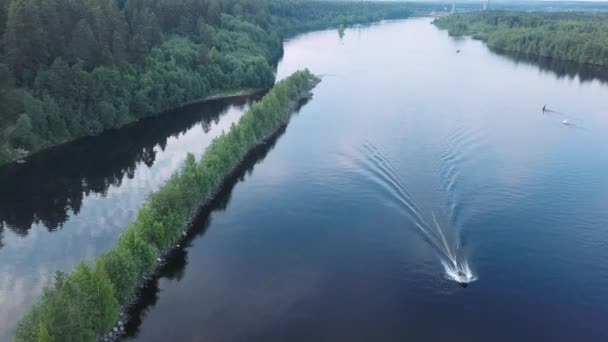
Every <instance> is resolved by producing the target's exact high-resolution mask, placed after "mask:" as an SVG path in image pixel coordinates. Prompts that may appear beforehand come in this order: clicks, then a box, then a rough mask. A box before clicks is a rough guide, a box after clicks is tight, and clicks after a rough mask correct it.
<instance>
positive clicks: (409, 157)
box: [0, 19, 608, 341]
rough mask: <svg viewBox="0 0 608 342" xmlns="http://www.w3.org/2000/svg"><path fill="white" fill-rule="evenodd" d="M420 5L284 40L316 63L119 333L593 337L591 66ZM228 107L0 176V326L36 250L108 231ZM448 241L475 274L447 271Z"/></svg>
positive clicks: (290, 58) (599, 320) (62, 250)
mask: <svg viewBox="0 0 608 342" xmlns="http://www.w3.org/2000/svg"><path fill="white" fill-rule="evenodd" d="M429 22H430V20H429V19H415V20H406V21H399V22H389V23H382V24H379V25H374V26H371V27H366V28H361V29H348V30H346V34H345V36H344V38H343V39H340V38H339V35H338V32H337V31H323V32H315V33H311V34H306V35H302V36H299V37H297V38H294V39H292V40H291V41H289V42H287V43H286V45H285V57H284V59H283V61H282V62H281V64H280V66H279V76H280V77H284V76H285V75H287V74H289V73H291V72H292V71H294V70H296V69H299V68H302V67H309V68H310V69H311V70H312V71H313V72H315V73H317V74H324V75H325V77H324V80H323V82H322V83H321V84H320V85H319V86H318V87H317V88H316V89H315V91H314V92H315V96H314V98H313V100H312V101H310V102H309V103H308V104H306V105H305V106H304V107H303V108H302V109H301V111H300V112H299V114H298V115H296V116H295V117H294V118H293V119H292V121H291V123H290V125H289V126H288V127H287V130H286V131H285V132H284V133H283V134H281V135H280V136H279V138H278V140H277V141H276V142H274V143H273V144H270V145H269V146H267V148H265V149H262V150H259V151H256V153H255V154H254V155H253V156H252V158H251V160H249V162H248V165H246V168H245V170H243V173H242V175H241V177H240V178H239V179H238V180H235V181H234V182H232V184H230V185H229V186H228V188H227V189H226V191H225V192H224V193H223V195H222V196H220V198H218V200H217V203H216V206H215V210H214V211H212V212H211V213H210V215H208V216H206V217H201V218H200V220H199V224H198V229H197V231H196V232H194V234H193V235H192V237H191V240H190V242H189V243H188V245H187V246H186V247H185V248H184V249H183V250H181V251H180V252H179V253H177V254H176V255H174V256H173V258H172V259H171V260H170V262H169V264H168V265H167V267H166V268H165V269H164V272H163V273H164V277H163V278H161V279H160V280H159V281H158V282H157V283H156V284H153V286H151V288H149V289H147V291H146V292H145V298H146V299H145V300H144V301H143V302H142V303H141V304H140V306H138V307H137V308H135V309H134V311H133V314H134V315H135V316H136V319H135V320H134V321H133V322H131V324H130V325H129V333H130V337H131V338H132V339H135V340H138V341H169V340H171V341H337V340H346V341H351V340H357V341H370V340H377V341H404V340H414V341H428V340H431V341H444V340H457V341H497V340H498V341H514V340H539V341H571V340H580V341H603V340H607V339H608V328H607V327H606V324H605V323H606V317H608V263H607V262H606V260H608V211H606V210H605V206H606V203H608V178H607V177H606V176H605V174H606V170H608V154H606V153H605V151H606V148H607V147H608V134H606V132H607V131H608V102H607V101H606V96H607V95H608V84H607V83H606V81H605V78H604V77H603V76H602V72H597V73H596V72H593V71H588V69H587V68H581V67H580V66H572V65H563V64H559V63H555V62H552V63H542V61H539V60H534V59H531V60H530V59H526V60H522V59H521V58H518V59H513V58H512V57H508V56H504V55H498V54H496V53H493V52H491V51H489V50H488V49H487V48H486V47H485V46H484V45H483V43H481V42H479V41H473V40H470V39H454V38H450V37H448V36H447V33H446V32H444V31H439V30H437V29H436V28H435V27H434V26H432V25H430V24H429ZM456 50H461V53H460V54H457V53H456V52H455V51H456ZM545 104H546V105H547V106H548V108H550V109H551V110H552V111H550V112H546V113H542V112H541V107H542V106H543V105H545ZM245 106H246V104H245ZM224 110H226V109H224ZM227 110H228V113H226V114H223V116H221V119H220V121H219V123H209V124H207V125H205V124H204V122H203V124H201V123H199V120H201V118H202V117H205V115H203V114H201V113H203V112H218V111H222V109H221V108H218V109H216V110H215V111H213V110H200V111H198V112H194V113H192V114H188V115H186V117H190V118H192V120H186V121H188V123H186V122H184V123H182V124H177V123H174V122H173V121H172V120H171V119H167V121H163V122H160V123H159V124H157V125H156V127H157V129H158V131H159V132H160V133H156V134H155V133H153V132H150V133H149V134H150V135H149V136H148V138H147V139H144V138H142V139H135V138H134V140H137V142H133V143H129V141H130V140H129V137H135V136H139V135H138V134H136V133H135V132H131V133H121V132H122V131H118V132H115V134H117V137H115V138H111V139H108V142H107V144H108V146H107V148H104V147H103V146H101V147H99V146H98V144H97V143H96V144H93V145H95V146H98V147H94V146H90V147H89V148H85V147H83V146H86V145H82V146H81V145H78V146H75V147H74V149H75V150H74V152H73V153H70V154H69V155H68V156H65V157H64V159H59V161H57V159H54V161H53V162H51V159H52V158H49V159H47V160H46V161H45V160H44V159H42V160H41V161H40V162H39V164H36V163H35V162H34V161H32V162H31V164H26V165H24V167H26V168H27V167H29V169H26V170H25V171H18V172H13V173H12V174H11V176H10V180H6V179H9V177H8V176H5V175H8V174H5V175H2V177H0V179H2V182H3V184H2V194H1V195H0V197H1V199H0V203H1V204H0V215H2V217H1V218H0V219H1V220H2V221H4V222H5V225H6V226H5V228H4V237H3V243H4V246H3V247H2V248H1V249H0V275H1V277H0V308H1V310H0V314H1V317H0V322H1V323H0V324H1V325H2V327H0V328H2V329H4V331H7V330H10V328H11V326H12V324H14V321H15V320H16V319H17V317H15V316H18V315H19V314H20V313H21V312H22V310H23V307H24V306H25V305H26V304H29V303H31V302H32V301H33V300H34V299H35V297H36V296H37V294H38V293H39V292H40V288H41V287H42V285H43V284H44V283H45V282H46V281H48V278H49V276H50V275H51V272H52V271H53V270H55V269H58V268H59V269H70V268H71V267H72V266H73V265H74V264H75V263H76V261H77V260H78V259H80V258H82V257H86V258H87V259H89V260H90V259H91V258H92V257H93V256H94V255H96V254H98V253H99V252H101V251H103V250H104V249H106V248H107V247H108V246H110V245H111V244H112V243H113V241H114V240H115V238H116V236H117V234H118V233H119V232H120V230H121V229H122V228H123V227H124V226H125V222H128V221H129V220H131V219H132V218H133V215H134V212H135V211H134V210H135V208H137V206H138V205H139V204H140V203H141V200H142V199H143V198H144V196H145V193H146V192H148V191H151V190H154V189H156V188H157V187H158V186H159V185H160V184H162V181H163V180H164V179H166V178H167V177H168V176H169V175H170V173H171V172H173V171H174V170H175V168H177V167H178V166H179V164H180V163H181V161H182V160H183V157H184V155H185V153H186V151H193V152H199V153H200V152H201V151H202V149H203V147H204V145H205V144H206V143H208V141H209V139H210V138H211V137H212V136H214V135H215V134H217V133H218V132H220V131H221V129H222V128H227V127H229V125H230V123H231V122H233V121H235V120H236V119H238V117H239V115H240V113H241V111H240V110H239V109H238V108H236V107H228V109H227ZM215 115H217V114H215ZM179 117H181V116H175V118H179ZM159 120H160V119H159ZM563 120H568V122H569V123H570V125H564V124H562V121H563ZM172 125H176V127H174V128H171V129H170V128H169V127H170V126H172ZM201 125H202V126H206V127H211V131H210V132H209V133H207V134H206V133H205V132H204V130H203V129H202V128H201ZM152 126H154V125H152ZM163 132H164V133H163ZM177 132H185V133H177ZM121 134H123V135H124V136H123V138H119V137H118V135H121ZM139 134H145V133H143V132H142V133H139ZM172 134H173V135H175V136H171V137H169V138H167V137H168V136H170V135H172ZM165 141H166V142H165ZM113 144H116V145H113ZM165 144H166V148H164V151H163V149H162V148H161V147H162V146H163V145H165ZM112 146H114V147H113V148H111V147H112ZM116 146H120V147H122V148H116ZM129 146H130V147H129ZM79 149H82V150H80V151H81V152H77V151H78V150H79ZM95 150H98V151H96V152H91V151H95ZM124 150H132V151H131V152H123V151H124ZM152 152H154V153H152ZM113 154H120V156H113ZM41 158H43V157H41ZM113 160H116V162H115V163H112V161H113ZM103 161H105V162H103ZM147 162H148V163H151V164H152V166H151V167H148V166H147V165H146V163H147ZM101 164H112V165H101ZM61 170H63V171H61ZM104 170H105V171H104ZM3 172H5V171H3ZM6 172H8V171H6ZM47 174H48V175H47ZM20 177H22V178H20ZM130 177H131V178H130ZM14 179H18V181H15V180H14ZM4 183H5V184H4ZM49 184H55V185H49ZM58 184H62V185H63V186H59V185H58ZM5 187H6V188H8V189H11V190H10V191H11V192H10V193H9V194H8V195H5V190H4V189H5ZM42 189H47V190H42ZM22 192H24V193H29V195H26V194H22ZM11 199H19V201H12V200H11ZM31 222H34V223H33V224H32V223H31ZM49 230H50V231H52V232H49ZM451 257H454V259H455V260H457V264H458V266H459V267H461V266H462V265H464V264H465V263H468V265H469V266H470V270H471V272H472V273H471V275H472V276H474V277H476V278H477V280H476V281H473V282H471V283H470V284H469V285H468V286H467V287H466V288H464V287H461V286H459V285H458V284H457V283H456V282H454V281H453V280H451V279H448V277H447V276H446V268H445V267H444V266H443V265H442V262H443V263H446V264H447V265H448V266H449V265H450V263H451V261H450V258H451ZM11 322H13V323H11ZM1 339H2V338H1V337H0V340H1Z"/></svg>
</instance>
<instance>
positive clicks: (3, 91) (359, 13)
mask: <svg viewBox="0 0 608 342" xmlns="http://www.w3.org/2000/svg"><path fill="white" fill-rule="evenodd" d="M408 15H409V11H408V10H407V9H406V6H405V5H404V4H397V3H390V2H379V3H368V2H326V1H296V0H180V1H175V0H0V36H1V37H2V40H1V43H0V108H1V110H2V112H1V113H0V164H2V163H5V162H8V161H11V160H14V159H15V158H18V157H19V154H22V153H24V152H25V151H27V152H30V153H32V152H36V151H39V150H42V149H45V148H48V147H51V146H54V145H58V144H62V143H65V142H67V141H70V140H74V139H77V138H79V137H84V136H91V135H97V134H100V133H101V132H104V131H106V130H109V129H114V128H118V127H122V126H124V125H127V124H129V123H131V122H134V121H137V120H139V119H141V118H144V117H147V116H151V115H155V114H158V113H160V112H163V111H165V110H168V109H171V108H175V107H176V106H179V105H180V104H183V103H185V102H188V101H190V100H193V99H199V98H204V97H206V96H208V95H211V94H214V93H218V92H225V91H232V90H237V89H264V88H268V87H270V86H271V85H272V84H273V82H274V67H275V65H276V63H277V61H278V60H279V58H280V57H281V55H282V38H283V37H284V36H286V35H290V34H295V33H297V32H301V31H306V30H311V29H318V28H323V27H331V26H339V25H351V24H355V23H367V22H371V21H376V20H380V19H394V18H404V17H407V16H408ZM18 152H19V153H18Z"/></svg>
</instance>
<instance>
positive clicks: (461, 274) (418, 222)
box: [361, 142, 477, 284]
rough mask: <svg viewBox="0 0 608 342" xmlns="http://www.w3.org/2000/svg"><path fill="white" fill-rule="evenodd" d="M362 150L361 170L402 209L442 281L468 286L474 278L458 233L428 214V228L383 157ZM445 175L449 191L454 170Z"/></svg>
mask: <svg viewBox="0 0 608 342" xmlns="http://www.w3.org/2000/svg"><path fill="white" fill-rule="evenodd" d="M363 149H364V151H363V152H364V155H365V156H366V157H367V158H366V160H363V163H362V165H361V167H362V169H364V170H366V171H368V172H369V173H370V174H371V175H373V176H374V177H373V178H372V179H373V180H374V181H376V182H377V183H378V184H379V185H380V186H381V187H382V188H383V189H385V190H386V191H387V193H388V194H390V195H391V196H392V197H393V198H394V200H395V201H396V203H397V204H399V205H400V206H401V207H402V208H403V209H404V211H405V212H406V213H407V216H409V217H410V219H411V220H412V221H413V223H414V226H415V227H416V228H418V231H419V232H420V233H421V235H422V237H423V238H424V239H425V240H426V241H427V242H428V243H429V245H431V246H432V247H433V248H434V249H435V250H436V251H437V253H438V255H439V257H440V260H441V264H442V265H443V267H444V270H445V276H446V278H447V279H449V280H452V281H455V282H458V283H460V284H468V283H470V282H473V281H475V280H477V276H476V275H475V274H474V273H473V271H472V270H471V267H470V266H469V263H468V261H467V260H466V257H465V254H464V253H463V251H462V248H461V243H460V236H459V234H458V233H459V232H458V230H456V229H452V230H451V231H446V230H445V228H443V227H442V226H441V225H440V224H439V221H438V220H437V217H436V216H435V213H434V212H431V217H432V222H431V224H429V222H430V221H431V220H430V219H425V216H426V215H424V212H423V211H422V210H421V208H420V207H419V206H418V205H417V204H416V201H415V200H414V197H413V196H412V194H411V192H410V191H409V190H408V188H407V186H406V183H405V181H404V179H403V178H402V177H401V175H400V174H399V173H398V172H397V170H396V168H395V167H394V165H393V164H392V162H391V160H390V159H389V158H388V157H387V156H386V154H384V153H383V152H382V151H381V150H380V149H379V148H378V147H376V146H374V145H373V144H371V143H369V142H367V143H366V144H364V145H363ZM449 173H451V175H450V178H451V179H450V181H449V183H448V189H447V190H451V188H452V187H453V186H454V184H455V183H456V172H455V169H452V170H451V171H450V172H449ZM454 207H455V203H454V202H452V205H451V210H450V212H452V213H453V211H454ZM427 218H428V217H427ZM450 233H451V234H450Z"/></svg>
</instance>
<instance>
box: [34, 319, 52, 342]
mask: <svg viewBox="0 0 608 342" xmlns="http://www.w3.org/2000/svg"><path fill="white" fill-rule="evenodd" d="M36 341H37V342H54V341H55V339H53V338H52V337H51V335H50V334H49V331H48V329H47V328H46V324H44V323H40V326H39V327H38V334H37V335H36Z"/></svg>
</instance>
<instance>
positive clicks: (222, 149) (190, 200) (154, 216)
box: [14, 70, 320, 342]
mask: <svg viewBox="0 0 608 342" xmlns="http://www.w3.org/2000/svg"><path fill="white" fill-rule="evenodd" d="M319 81H320V79H319V78H317V77H316V76H314V75H312V74H311V73H310V72H309V71H308V70H304V71H298V72H296V73H294V74H293V75H291V76H290V77H288V78H287V79H285V80H283V81H280V82H278V83H277V84H276V85H275V86H274V87H273V88H272V90H271V91H270V92H269V93H268V94H266V95H265V96H264V97H263V98H262V99H261V100H260V101H259V102H257V103H255V104H254V105H253V106H252V107H251V109H250V110H249V111H247V113H245V114H244V115H243V116H242V117H241V119H240V120H239V123H238V124H236V125H234V124H233V126H232V127H231V129H230V130H229V131H228V132H227V133H224V134H222V135H221V136H219V137H218V138H216V139H215V140H214V141H213V142H212V143H211V144H210V145H209V146H208V147H207V149H206V150H205V153H204V155H203V157H202V158H201V159H200V160H199V161H196V160H195V158H194V156H193V155H192V154H189V155H188V157H187V158H186V161H185V163H184V166H183V167H182V169H181V170H180V171H178V172H176V173H175V174H174V175H173V176H172V177H171V178H170V179H169V181H167V183H166V184H165V185H163V186H162V187H161V188H160V189H159V190H158V191H157V192H155V193H153V194H151V195H150V196H149V198H148V199H147V201H146V202H145V203H144V205H143V206H142V207H141V208H140V209H139V211H138V214H137V218H136V220H135V221H134V222H132V223H131V224H130V225H129V226H128V227H127V228H126V229H125V230H124V231H123V233H122V234H121V235H120V237H119V238H118V242H117V243H116V245H115V246H114V247H113V248H112V249H111V250H109V251H108V252H106V253H105V254H103V255H101V256H98V257H97V258H96V259H95V261H94V263H93V265H91V266H90V265H88V264H86V263H85V262H80V263H79V264H78V265H77V266H76V268H75V270H74V271H73V272H72V273H70V274H65V273H61V272H58V273H57V275H56V278H55V284H54V286H53V287H51V288H47V289H46V290H45V291H44V294H43V295H42V298H41V300H40V301H39V303H38V304H37V305H35V306H34V307H33V308H32V309H31V310H30V311H29V313H28V314H27V315H26V316H25V317H24V318H23V319H22V321H21V322H20V324H19V325H18V327H17V330H16V332H15V336H14V341H19V342H24V341H38V342H41V341H45V342H48V341H65V342H69V341H74V342H86V341H95V339H96V338H97V337H98V336H101V335H102V334H104V333H106V332H108V331H109V330H110V329H111V328H112V327H113V326H114V324H115V323H116V322H117V321H118V319H119V314H120V307H121V305H125V304H128V303H129V302H130V301H131V300H132V299H133V295H134V293H135V291H136V289H137V287H138V286H139V285H140V283H141V279H142V277H144V276H145V275H146V274H149V273H151V272H153V270H154V269H155V268H156V267H157V266H158V264H159V259H157V258H159V256H160V255H162V254H163V253H164V252H165V251H167V250H168V249H170V248H171V247H172V246H174V245H175V244H176V243H177V242H178V241H179V240H180V239H181V238H182V237H183V233H184V229H185V227H186V223H187V221H188V219H189V218H191V217H192V216H193V215H194V214H195V212H196V210H197V209H198V208H199V207H200V205H201V203H204V202H205V201H207V200H209V199H210V198H212V197H213V196H214V194H215V193H216V192H217V190H218V189H219V188H220V186H221V185H222V183H223V182H224V179H225V178H226V177H227V175H229V174H230V173H231V172H232V170H234V169H235V168H236V167H237V166H238V165H239V163H240V162H241V161H242V160H243V158H244V157H245V156H246V155H247V153H248V152H249V151H250V150H251V149H252V148H253V147H255V146H257V145H258V144H260V143H262V142H264V141H265V140H266V139H268V138H269V137H270V136H272V134H274V132H276V131H277V130H278V129H279V128H281V127H282V126H284V125H285V124H286V123H287V121H288V120H289V117H290V114H291V111H292V110H293V109H294V108H295V106H296V105H297V103H298V102H299V101H300V100H301V99H303V98H304V97H306V96H308V94H309V91H310V90H311V89H312V88H313V87H314V86H315V85H316V84H317V83H318V82H319Z"/></svg>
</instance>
